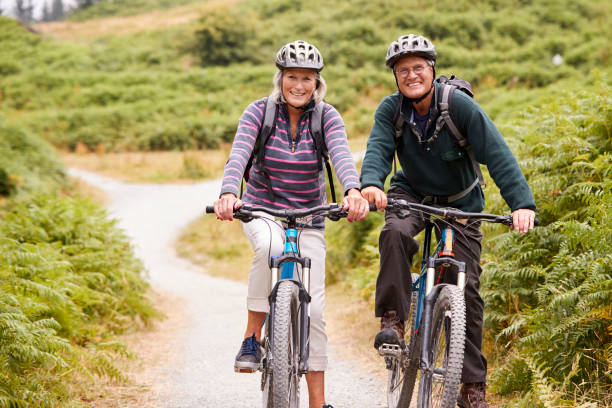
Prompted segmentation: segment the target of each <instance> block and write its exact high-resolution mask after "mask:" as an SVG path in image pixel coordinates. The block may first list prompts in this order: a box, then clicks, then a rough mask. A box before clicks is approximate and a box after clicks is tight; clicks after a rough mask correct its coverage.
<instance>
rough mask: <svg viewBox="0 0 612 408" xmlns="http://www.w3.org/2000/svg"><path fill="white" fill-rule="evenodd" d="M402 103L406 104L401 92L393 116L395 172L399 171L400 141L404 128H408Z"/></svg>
mask: <svg viewBox="0 0 612 408" xmlns="http://www.w3.org/2000/svg"><path fill="white" fill-rule="evenodd" d="M402 105H404V95H402V93H401V92H399V101H398V104H397V109H396V110H395V115H394V116H393V127H394V130H395V152H394V153H393V174H396V173H397V160H396V153H397V148H398V147H399V141H400V139H401V138H402V135H403V134H404V129H405V128H406V118H404V115H402Z"/></svg>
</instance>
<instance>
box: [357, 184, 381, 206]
mask: <svg viewBox="0 0 612 408" xmlns="http://www.w3.org/2000/svg"><path fill="white" fill-rule="evenodd" d="M361 195H362V196H363V198H365V199H366V200H368V202H369V203H370V204H376V208H377V209H378V210H379V211H382V210H384V209H385V208H386V207H387V195H386V194H385V192H384V191H382V190H381V189H380V188H378V187H376V186H368V187H366V188H364V189H362V190H361Z"/></svg>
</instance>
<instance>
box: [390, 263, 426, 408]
mask: <svg viewBox="0 0 612 408" xmlns="http://www.w3.org/2000/svg"><path fill="white" fill-rule="evenodd" d="M418 278H419V275H418V274H417V273H413V274H412V282H413V283H414V282H415V281H416V280H417V279H418ZM418 300H419V299H418V292H415V291H413V292H412V296H411V298H410V316H409V317H408V319H407V321H409V322H410V329H409V331H407V332H406V338H405V340H406V348H407V356H406V358H405V359H404V360H403V361H402V359H396V358H391V357H387V358H391V365H390V367H389V377H388V379H387V405H388V406H389V408H409V407H410V401H411V400H412V393H413V391H414V384H415V382H416V377H417V370H418V367H419V359H420V350H421V348H420V347H418V339H417V337H418V333H417V327H416V324H417V322H416V315H417V314H416V310H417V303H418Z"/></svg>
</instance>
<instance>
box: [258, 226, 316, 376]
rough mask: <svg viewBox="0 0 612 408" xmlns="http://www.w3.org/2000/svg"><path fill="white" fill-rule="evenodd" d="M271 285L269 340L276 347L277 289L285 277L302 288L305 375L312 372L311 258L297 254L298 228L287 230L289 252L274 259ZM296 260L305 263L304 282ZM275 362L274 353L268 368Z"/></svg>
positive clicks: (301, 346) (301, 326) (287, 248)
mask: <svg viewBox="0 0 612 408" xmlns="http://www.w3.org/2000/svg"><path fill="white" fill-rule="evenodd" d="M270 263H271V265H270V269H271V276H270V287H271V288H272V290H271V292H270V296H269V302H270V315H269V319H270V321H269V335H268V341H269V345H270V349H273V347H274V338H273V337H274V336H271V335H270V334H271V333H274V319H273V317H274V313H275V309H276V292H277V290H278V285H279V284H280V281H281V280H289V281H290V282H292V283H293V284H295V285H296V286H297V287H298V289H299V316H300V320H299V322H298V324H299V330H300V332H299V333H300V360H299V361H300V363H299V367H298V369H299V372H300V374H305V373H306V372H307V371H308V366H307V364H308V357H309V354H310V294H309V293H310V264H311V262H310V259H309V258H301V257H299V256H297V230H295V229H291V228H290V229H287V230H286V238H285V251H284V253H283V255H281V256H279V257H273V258H272V259H271V262H270ZM295 263H298V264H300V265H301V266H302V279H301V282H300V281H298V280H297V279H294V268H295ZM271 365H272V355H270V356H269V359H268V367H270V366H271Z"/></svg>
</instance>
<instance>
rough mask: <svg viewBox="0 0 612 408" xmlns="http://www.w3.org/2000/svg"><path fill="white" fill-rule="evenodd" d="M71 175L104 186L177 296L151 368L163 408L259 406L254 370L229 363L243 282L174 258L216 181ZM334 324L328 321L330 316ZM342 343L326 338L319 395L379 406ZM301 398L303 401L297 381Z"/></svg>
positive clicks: (156, 275)
mask: <svg viewBox="0 0 612 408" xmlns="http://www.w3.org/2000/svg"><path fill="white" fill-rule="evenodd" d="M70 174H71V175H72V176H73V177H77V178H80V179H82V180H83V181H85V182H87V183H88V184H91V185H93V186H95V187H97V188H99V189H101V190H103V191H104V192H105V193H106V194H107V196H108V197H109V205H108V207H109V210H110V212H111V215H112V216H113V217H115V218H117V219H118V220H119V223H120V226H121V227H122V228H123V229H124V230H125V231H126V233H127V234H128V235H129V236H130V237H131V238H132V242H133V244H134V246H135V248H136V254H137V255H138V256H139V257H140V258H141V259H142V260H143V261H144V263H145V266H146V267H147V269H148V271H149V275H150V282H151V285H152V286H153V288H154V289H156V290H159V291H162V292H165V293H169V294H170V295H172V297H173V298H176V299H179V300H178V301H180V302H182V309H183V310H184V311H185V313H186V314H187V321H188V322H189V324H188V325H185V327H181V328H179V329H177V330H176V333H174V335H173V339H172V342H171V344H175V345H177V346H175V348H176V349H175V350H171V351H170V350H169V353H170V352H171V353H172V354H173V355H175V356H176V357H175V358H174V361H172V362H171V364H168V366H166V367H152V368H151V369H152V370H154V371H155V372H156V374H155V375H153V376H152V380H151V381H152V382H153V384H151V389H152V390H153V392H155V394H156V395H155V399H156V402H157V404H158V406H160V407H164V408H179V407H180V408H195V407H198V408H208V407H211V408H212V407H228V408H240V407H255V406H259V405H260V403H259V401H260V399H261V394H260V392H259V384H260V375H259V374H254V375H250V374H236V373H234V371H233V362H234V357H235V355H236V352H237V350H238V346H239V339H241V337H242V335H243V330H244V326H245V323H246V300H245V297H246V286H245V285H244V284H241V283H236V282H232V281H229V280H224V279H219V278H214V277H211V276H208V275H206V274H205V273H204V271H203V270H201V269H200V268H199V267H196V266H195V265H193V264H191V263H190V262H188V261H186V260H184V259H181V258H178V257H177V256H176V254H175V251H174V249H173V248H172V244H173V242H174V241H175V240H176V238H177V237H178V234H179V232H180V230H181V229H182V228H183V227H185V226H186V225H187V224H188V223H189V222H190V221H192V220H194V219H195V218H197V217H198V216H200V214H202V212H203V210H204V206H205V205H206V204H211V203H212V202H213V200H215V199H216V197H217V196H218V192H219V189H220V182H219V181H212V182H205V183H199V184H190V185H168V184H166V185H151V184H128V183H123V182H119V181H115V180H112V179H109V178H106V177H102V176H100V175H98V174H95V173H91V172H87V171H83V170H76V169H71V170H70ZM330 324H333V322H330ZM341 347H342V345H341V344H333V343H330V345H329V348H330V364H329V367H328V371H327V375H326V397H327V401H328V403H331V404H333V405H334V407H335V408H342V407H350V408H360V407H364V408H372V407H385V406H386V396H385V394H384V389H385V384H384V378H383V376H382V375H378V376H372V375H370V374H365V373H364V374H360V370H359V366H358V365H357V363H356V362H355V361H350V360H347V359H346V358H344V356H343V355H342V353H341ZM301 394H302V404H301V406H303V407H307V406H308V402H307V392H306V383H305V381H304V380H302V393H301Z"/></svg>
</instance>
